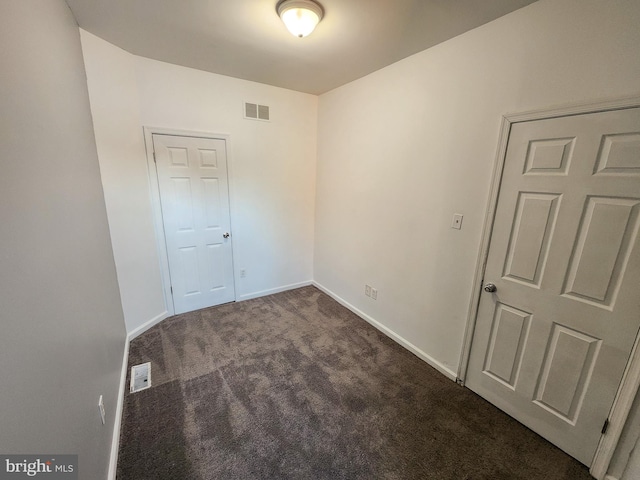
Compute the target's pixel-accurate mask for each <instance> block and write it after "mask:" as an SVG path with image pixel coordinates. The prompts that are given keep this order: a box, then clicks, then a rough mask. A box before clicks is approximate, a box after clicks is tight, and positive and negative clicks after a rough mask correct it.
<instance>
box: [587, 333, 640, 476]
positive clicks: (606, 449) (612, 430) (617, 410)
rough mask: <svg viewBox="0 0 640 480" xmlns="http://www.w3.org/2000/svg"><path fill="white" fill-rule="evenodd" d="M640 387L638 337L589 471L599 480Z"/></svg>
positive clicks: (605, 471) (604, 472) (605, 470)
mask: <svg viewBox="0 0 640 480" xmlns="http://www.w3.org/2000/svg"><path fill="white" fill-rule="evenodd" d="M639 387H640V336H637V337H636V341H635V343H634V345H633V350H631V355H630V356H629V363H627V368H626V369H625V372H624V375H623V376H622V380H621V382H620V387H619V389H618V393H617V394H616V398H615V400H614V401H613V405H612V407H611V413H610V414H609V427H608V428H607V433H606V434H604V435H602V437H601V438H600V444H599V445H598V449H597V450H596V454H595V455H594V457H593V462H592V463H591V469H590V470H589V472H590V473H591V475H593V476H594V477H595V478H597V479H598V480H601V479H602V478H604V476H605V474H606V473H607V470H608V468H609V464H610V463H611V459H612V458H613V453H614V452H615V450H616V446H617V445H618V441H619V440H620V436H621V435H622V430H623V429H624V426H625V423H626V421H627V417H628V416H629V412H630V411H631V406H632V404H633V401H634V399H635V398H636V393H637V392H638V388H639Z"/></svg>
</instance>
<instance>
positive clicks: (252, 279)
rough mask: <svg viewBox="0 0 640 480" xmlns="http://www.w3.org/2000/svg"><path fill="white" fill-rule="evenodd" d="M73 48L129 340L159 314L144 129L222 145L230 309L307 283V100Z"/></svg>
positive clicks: (312, 137) (87, 46)
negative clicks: (254, 116)
mask: <svg viewBox="0 0 640 480" xmlns="http://www.w3.org/2000/svg"><path fill="white" fill-rule="evenodd" d="M82 42H83V51H84V56H85V62H86V64H87V77H88V84H89V93H90V98H91V109H92V114H93V118H94V122H95V130H96V140H97V144H98V156H99V160H100V168H101V170H102V172H103V185H104V190H105V197H106V198H107V207H108V216H109V226H110V228H111V233H112V237H113V244H114V247H113V248H114V255H115V258H116V266H117V270H118V279H119V281H120V285H121V289H122V297H123V308H124V310H125V316H126V319H127V328H128V331H129V332H131V331H134V330H136V329H137V328H139V327H140V326H141V325H143V324H145V323H146V322H148V321H150V320H153V319H154V318H157V316H158V315H161V314H162V312H163V311H164V306H163V301H162V291H161V287H160V273H159V270H158V260H157V252H156V244H155V241H153V240H152V239H153V238H154V237H153V235H154V232H153V226H152V214H151V212H152V207H151V203H150V202H151V201H150V196H149V183H148V182H149V180H148V174H147V166H146V165H147V164H146V157H145V154H144V146H143V145H142V144H141V142H142V127H143V126H151V127H162V128H172V129H180V130H193V131H201V132H210V133H222V134H229V135H230V136H231V141H230V145H229V148H228V152H229V158H230V162H231V175H232V178H231V180H232V182H231V188H232V193H231V200H232V207H231V208H232V233H233V254H234V269H235V275H236V277H237V281H238V289H237V291H236V296H237V299H238V300H243V299H246V298H250V297H252V296H256V295H261V294H266V293H269V292H272V291H277V290H279V289H282V288H288V287H290V286H295V285H299V284H304V283H308V282H310V281H311V280H312V278H313V240H314V209H315V169H316V165H315V159H316V132H317V97H316V96H314V95H308V94H303V93H299V92H293V91H291V90H285V89H281V88H276V87H272V86H268V85H262V84H258V83H254V82H248V81H245V80H238V79H234V78H230V77H225V76H221V75H215V74H211V73H206V72H202V71H198V70H193V69H189V68H185V67H180V66H175V65H170V64H167V63H162V62H158V61H155V60H149V59H145V58H141V57H136V56H133V55H130V54H128V53H127V52H124V51H122V50H120V49H118V48H117V47H114V46H113V45H111V44H109V43H107V42H105V41H104V40H101V39H99V38H98V37H95V36H93V35H91V34H89V33H87V32H82ZM134 83H135V85H134ZM244 101H250V102H256V103H260V104H265V105H269V106H270V107H271V121H270V122H259V121H252V120H245V119H244V118H243V102H244ZM240 269H245V270H246V272H247V275H246V278H240V275H239V270H240Z"/></svg>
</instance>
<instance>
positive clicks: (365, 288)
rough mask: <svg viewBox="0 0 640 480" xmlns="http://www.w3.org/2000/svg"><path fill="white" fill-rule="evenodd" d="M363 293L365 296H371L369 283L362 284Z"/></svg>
mask: <svg viewBox="0 0 640 480" xmlns="http://www.w3.org/2000/svg"><path fill="white" fill-rule="evenodd" d="M364 294H365V295H366V296H367V297H370V296H371V287H370V286H369V285H365V286H364Z"/></svg>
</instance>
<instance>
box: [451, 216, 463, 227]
mask: <svg viewBox="0 0 640 480" xmlns="http://www.w3.org/2000/svg"><path fill="white" fill-rule="evenodd" d="M462 217H463V215H462V214H461V213H454V214H453V220H451V228H455V229H456V230H460V229H462Z"/></svg>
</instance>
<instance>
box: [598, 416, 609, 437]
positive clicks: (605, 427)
mask: <svg viewBox="0 0 640 480" xmlns="http://www.w3.org/2000/svg"><path fill="white" fill-rule="evenodd" d="M608 428H609V419H608V418H607V419H606V420H605V421H604V425H602V430H601V431H600V433H601V434H602V435H604V434H605V433H607V429H608Z"/></svg>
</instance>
